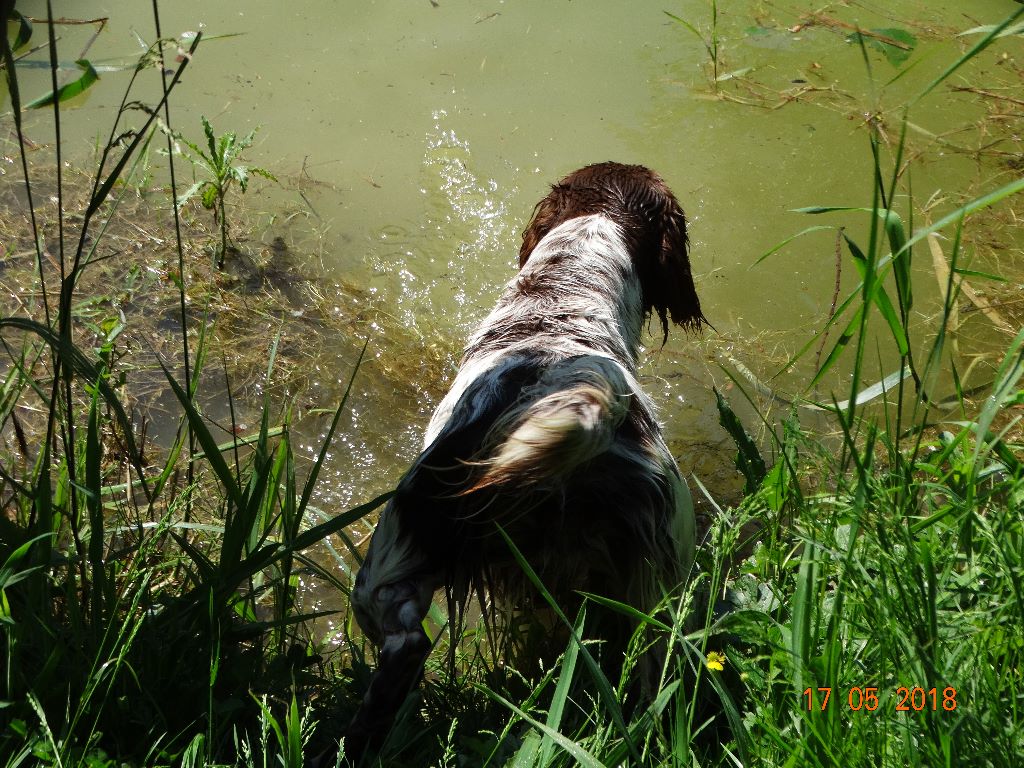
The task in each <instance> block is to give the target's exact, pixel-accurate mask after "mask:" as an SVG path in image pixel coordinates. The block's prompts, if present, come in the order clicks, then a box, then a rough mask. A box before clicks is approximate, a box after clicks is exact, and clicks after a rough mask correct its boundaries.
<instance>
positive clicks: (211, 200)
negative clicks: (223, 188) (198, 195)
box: [202, 183, 217, 211]
mask: <svg viewBox="0 0 1024 768" xmlns="http://www.w3.org/2000/svg"><path fill="white" fill-rule="evenodd" d="M202 202H203V208H205V209H206V210H208V211H209V210H212V209H213V207H214V206H215V205H217V188H216V187H215V186H213V184H209V183H208V184H207V185H206V187H205V188H204V189H203V197H202Z"/></svg>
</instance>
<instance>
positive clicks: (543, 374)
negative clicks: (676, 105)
mask: <svg viewBox="0 0 1024 768" xmlns="http://www.w3.org/2000/svg"><path fill="white" fill-rule="evenodd" d="M519 262H520V271H519V274H518V275H517V276H516V277H515V278H514V279H513V280H512V281H511V282H510V283H509V284H508V285H507V286H506V288H505V291H504V292H503V294H502V296H501V298H500V299H499V300H498V303H497V306H496V307H495V308H494V310H493V311H492V312H491V313H490V315H489V316H488V317H487V318H486V319H485V320H484V321H483V322H482V323H481V325H480V326H479V328H478V329H477V330H476V332H475V333H474V334H473V335H472V337H471V338H470V340H469V344H468V346H467V348H466V351H465V354H464V356H463V359H462V364H461V367H460V370H459V372H458V375H457V376H456V378H455V381H454V382H453V384H452V387H451V390H450V391H449V393H448V394H447V396H446V397H445V398H444V399H443V401H442V402H441V403H440V405H439V406H438V408H437V410H436V412H435V413H434V416H433V418H432V419H431V421H430V425H429V427H428V429H427V433H426V437H425V440H424V446H425V447H424V450H423V452H422V453H421V454H420V456H419V457H418V458H417V459H416V461H415V463H414V464H413V466H412V468H411V469H410V470H409V471H408V473H406V475H405V476H404V477H403V478H402V480H401V482H400V483H399V485H398V488H397V491H396V494H395V496H394V498H393V499H392V500H391V502H390V503H389V504H388V506H387V508H386V509H385V511H384V512H383V514H382V515H381V519H380V522H379V524H378V527H377V529H376V531H375V533H374V536H373V540H372V543H371V545H370V548H369V551H368V553H367V557H366V560H365V562H364V564H363V567H362V568H361V570H360V573H359V575H358V578H357V582H356V589H355V590H354V592H353V606H354V608H355V611H356V616H357V618H358V619H359V621H360V624H361V625H362V626H363V628H364V631H366V632H367V634H368V636H370V637H371V639H373V640H375V642H378V643H384V644H385V648H388V647H389V646H388V643H389V642H391V647H397V646H396V645H395V643H396V642H398V641H393V640H392V639H393V638H405V637H406V636H407V635H408V634H409V633H410V632H411V633H413V634H416V632H417V628H416V626H415V621H414V620H412V619H410V616H412V615H413V614H416V613H419V616H420V617H422V615H423V614H425V613H426V610H427V608H428V607H429V602H430V596H431V595H432V594H433V592H434V591H435V589H440V588H444V589H445V590H446V591H447V593H448V595H449V598H450V600H451V602H452V603H453V604H454V605H455V606H456V607H457V611H456V614H457V615H461V608H462V607H463V606H464V605H465V602H466V601H467V600H468V598H469V596H470V595H471V594H473V593H474V592H477V593H480V594H483V593H484V592H488V593H490V594H491V595H496V596H497V598H498V600H499V602H501V603H503V604H504V605H505V606H506V607H508V608H509V609H510V610H512V611H515V612H517V613H522V612H523V611H524V610H527V611H528V610H529V609H530V606H531V605H532V604H534V602H535V596H534V594H533V589H532V586H531V585H530V584H529V582H528V581H527V580H526V578H525V576H524V575H523V573H522V570H521V569H520V568H519V566H518V565H517V564H516V563H515V561H514V559H513V557H512V555H511V553H510V551H509V549H508V547H507V545H506V543H505V541H504V539H503V538H502V537H501V536H500V535H498V533H497V530H496V529H497V525H500V526H501V527H502V528H503V529H504V530H505V531H506V532H507V533H508V535H509V537H510V538H511V539H512V540H513V541H514V542H515V544H516V546H517V548H518V549H520V551H521V552H522V553H523V555H524V556H525V557H526V559H527V561H528V562H529V563H530V564H531V566H532V567H533V568H534V570H535V571H536V572H537V573H538V574H539V575H540V578H541V579H542V580H543V581H544V583H545V585H546V586H547V587H548V588H549V589H550V590H551V591H552V593H553V594H554V595H555V596H556V597H557V598H558V599H559V600H560V601H563V602H565V603H569V604H572V603H576V602H578V600H579V598H578V596H577V594H576V592H577V590H582V591H588V592H593V593H597V594H601V595H605V596H608V597H612V598H614V599H617V600H621V601H624V602H627V603H629V604H631V605H634V606H636V607H637V608H640V609H642V610H646V609H650V608H652V607H654V605H656V604H657V602H658V601H659V599H661V597H662V595H663V591H662V590H663V589H664V588H665V587H672V586H675V585H676V584H678V583H679V582H680V581H681V580H682V579H683V578H684V577H685V575H686V573H687V572H688V569H689V567H690V564H691V561H692V557H693V536H694V534H693V511H692V504H691V502H690V497H689V492H688V491H687V489H686V485H685V483H684V482H683V480H682V478H681V476H680V474H679V471H678V469H677V467H676V464H675V461H674V459H673V458H672V455H671V453H670V452H669V450H668V447H667V446H666V444H665V441H664V439H663V437H662V434H661V430H660V427H659V425H658V422H657V419H656V415H655V409H654V406H653V404H652V402H651V400H650V399H649V398H648V397H647V395H646V394H644V392H643V391H642V389H641V388H640V385H639V382H638V381H637V370H636V368H637V363H638V359H639V355H640V352H641V335H642V333H643V330H644V327H645V321H646V319H647V318H648V317H651V316H656V317H657V318H658V320H659V321H660V326H661V331H662V336H663V338H666V337H667V334H668V327H669V322H670V320H671V322H672V323H674V324H677V325H681V326H683V327H684V328H687V329H697V328H699V327H700V325H701V323H702V322H703V321H704V317H703V314H702V312H701V309H700V303H699V301H698V299H697V295H696V291H695V288H694V285H693V279H692V275H691V271H690V264H689V260H688V255H687V239H686V222H685V218H684V216H683V212H682V209H681V208H680V206H679V204H678V202H677V201H676V199H675V197H674V196H673V195H672V193H671V191H669V189H668V187H667V186H666V185H665V184H664V182H663V181H662V180H661V178H660V177H659V176H657V175H656V174H654V173H653V172H651V171H649V170H647V169H646V168H643V167H641V166H627V165H620V164H617V163H601V164H599V165H594V166H589V167H587V168H584V169H581V170H579V171H577V172H575V173H573V174H571V175H569V176H567V177H566V178H565V179H563V180H562V181H561V182H559V183H558V184H556V185H554V186H553V187H552V189H551V192H550V193H549V194H548V195H547V196H546V197H545V198H544V199H543V200H542V201H541V202H540V203H538V205H537V206H536V208H535V210H534V214H533V218H532V220H531V222H530V224H529V226H528V227H527V228H526V231H525V232H524V234H523V245H522V248H521V249H520V254H519ZM570 609H571V608H570ZM402 611H405V614H401V612H402ZM400 614H401V615H400ZM613 623H614V622H613ZM627 624H628V622H625V621H623V620H621V618H620V619H619V620H618V625H619V626H618V627H617V628H612V629H610V630H607V631H605V629H607V628H605V629H602V630H599V632H604V635H605V636H606V639H609V640H610V641H612V642H611V643H610V645H609V647H611V648H613V650H612V651H611V653H616V654H619V656H621V652H622V650H623V649H624V642H625V640H626V639H628V633H629V630H630V628H629V627H628V626H627ZM403 633H404V634H403ZM609 635H615V637H611V636H609ZM410 643H411V646H415V647H416V648H417V649H418V650H417V652H418V653H425V651H424V650H423V648H422V640H421V639H420V638H418V637H417V638H415V642H412V641H410ZM406 666H407V665H405V666H401V665H399V664H397V663H396V664H395V669H399V668H402V669H403V670H404V669H405V667H406ZM388 675H389V673H388V672H387V670H386V669H385V664H384V663H383V662H382V664H381V667H380V671H379V672H378V677H381V676H383V677H385V678H387V676H388ZM409 677H410V675H409V674H408V672H407V671H403V672H402V673H401V674H397V673H396V674H395V675H394V679H393V680H390V681H389V682H388V684H387V685H388V686H389V690H390V688H392V687H394V685H395V684H399V685H406V686H408V685H411V684H413V683H414V682H415V681H414V680H410V679H409ZM384 687H385V686H384V684H383V683H381V684H378V689H383V688H384ZM372 693H373V688H372V686H371V692H370V694H368V697H367V701H366V702H364V710H365V709H368V708H370V709H372V708H373V704H372V702H371V701H370V700H371V698H372ZM387 706H388V707H390V706H391V705H390V704H388V705H387ZM376 719H379V718H376ZM357 720H358V717H357ZM375 722H376V720H375Z"/></svg>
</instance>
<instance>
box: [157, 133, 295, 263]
mask: <svg viewBox="0 0 1024 768" xmlns="http://www.w3.org/2000/svg"><path fill="white" fill-rule="evenodd" d="M200 120H201V121H202V123H203V134H204V135H205V136H206V149H205V150H204V149H203V148H201V147H200V146H199V145H198V144H196V143H194V142H191V141H189V140H188V139H186V138H185V137H184V136H183V135H181V134H180V133H175V134H174V138H175V140H176V141H177V142H180V143H181V144H184V145H185V147H187V149H188V151H186V152H184V155H185V157H186V158H187V159H188V161H189V162H190V163H191V164H192V167H193V169H195V170H198V171H200V172H201V173H204V174H205V176H206V178H204V179H200V180H199V181H197V182H195V183H194V184H192V186H190V187H189V188H188V189H186V190H185V191H184V192H183V193H182V194H181V195H180V196H179V197H178V205H184V204H185V203H187V202H188V201H189V200H191V199H192V198H193V197H195V196H196V195H199V199H200V200H201V201H202V204H203V208H205V209H206V210H208V211H213V216H214V220H215V221H216V222H217V225H218V227H219V228H220V245H219V246H218V247H217V250H216V255H215V258H216V261H217V267H218V269H223V268H224V256H225V254H226V253H227V250H228V240H229V238H228V215H227V208H226V207H225V206H226V201H227V197H228V192H229V191H230V190H231V188H232V187H233V186H234V185H235V184H237V185H238V188H239V190H240V191H241V192H243V193H244V192H245V191H246V189H248V187H249V175H250V174H255V175H256V176H262V177H263V178H265V179H269V180H270V181H277V178H276V177H275V176H274V174H272V173H271V172H270V171H268V170H267V169H266V168H259V167H256V166H246V165H241V164H240V163H239V161H240V160H241V158H242V153H243V152H245V150H247V149H248V148H249V147H251V146H252V143H253V141H255V139H256V130H257V129H256V128H254V129H253V130H251V131H249V133H247V134H246V135H245V136H242V137H239V136H238V135H237V134H235V133H234V132H232V131H228V132H227V133H224V134H221V135H220V136H216V135H215V134H214V132H213V126H212V125H210V121H209V120H207V119H206V117H205V116H201V117H200Z"/></svg>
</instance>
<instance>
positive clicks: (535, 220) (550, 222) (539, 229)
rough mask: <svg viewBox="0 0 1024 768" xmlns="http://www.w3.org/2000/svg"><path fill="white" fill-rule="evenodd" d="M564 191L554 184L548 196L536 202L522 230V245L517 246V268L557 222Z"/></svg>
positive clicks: (562, 204)
mask: <svg viewBox="0 0 1024 768" xmlns="http://www.w3.org/2000/svg"><path fill="white" fill-rule="evenodd" d="M564 198H565V193H564V191H563V190H562V189H561V188H560V187H559V186H558V185H555V186H553V187H552V188H551V192H549V193H548V196H547V197H545V198H544V199H543V200H541V201H540V202H539V203H537V205H536V206H534V209H533V216H532V217H531V218H530V223H529V224H527V225H526V229H524V230H523V245H522V246H521V247H520V248H519V268H520V269H522V268H523V265H524V264H526V262H527V260H528V259H529V258H530V254H531V253H533V249H534V248H536V247H537V246H538V245H539V244H540V241H541V240H543V239H544V236H545V235H547V233H548V232H550V231H551V230H552V229H554V228H555V226H557V225H558V223H559V218H560V216H561V215H562V208H563V206H564Z"/></svg>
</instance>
